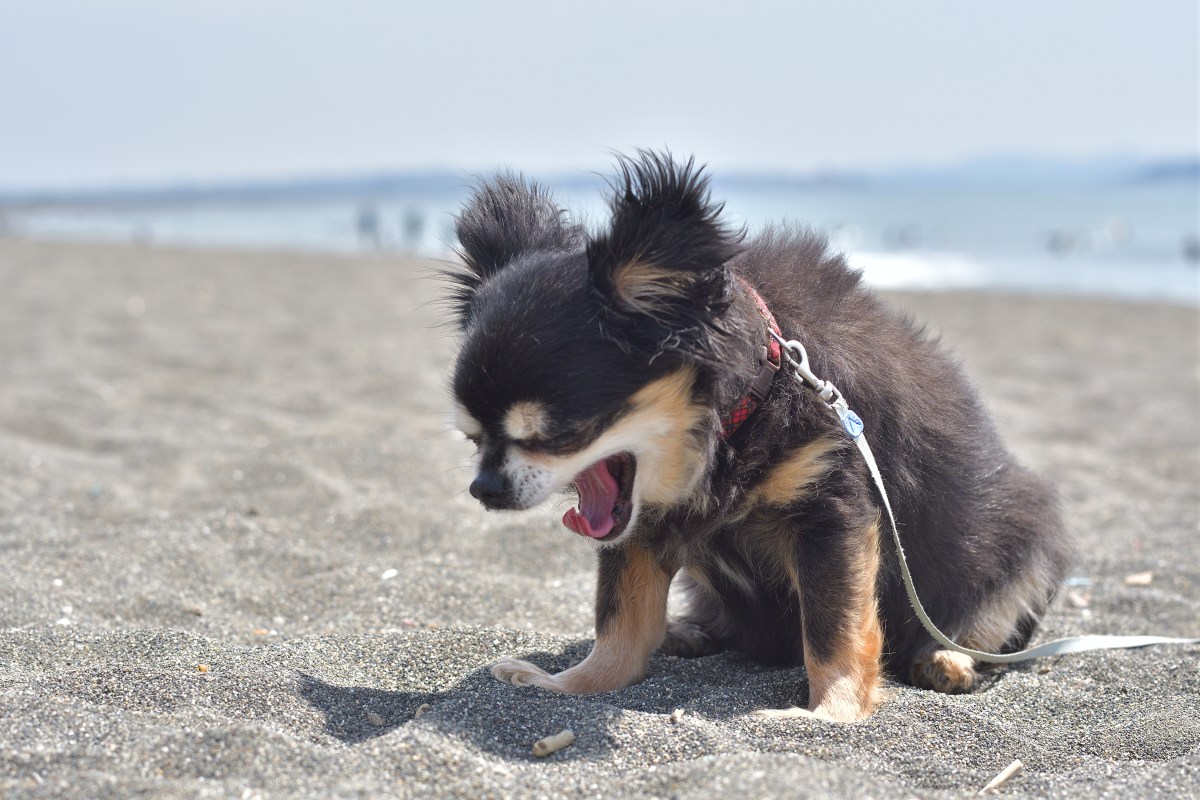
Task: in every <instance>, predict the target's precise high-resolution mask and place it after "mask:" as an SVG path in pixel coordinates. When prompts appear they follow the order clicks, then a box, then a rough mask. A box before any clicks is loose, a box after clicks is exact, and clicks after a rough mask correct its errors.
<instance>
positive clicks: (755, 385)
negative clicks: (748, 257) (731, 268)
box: [721, 278, 783, 439]
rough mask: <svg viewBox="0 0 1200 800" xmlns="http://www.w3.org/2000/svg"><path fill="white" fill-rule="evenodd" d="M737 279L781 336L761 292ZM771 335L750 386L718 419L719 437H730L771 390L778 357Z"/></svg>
mask: <svg viewBox="0 0 1200 800" xmlns="http://www.w3.org/2000/svg"><path fill="white" fill-rule="evenodd" d="M739 280H741V282H742V285H743V286H745V287H746V289H748V290H749V291H750V295H751V296H752V297H753V298H754V302H755V303H757V304H758V311H759V313H760V314H762V317H763V319H764V320H766V323H767V326H768V327H769V328H770V329H771V333H774V334H775V336H778V337H780V338H783V333H782V332H781V331H780V330H779V324H778V323H777V322H775V315H774V314H772V313H771V309H769V308H767V301H765V300H763V299H762V295H760V294H759V293H758V292H757V291H755V289H754V287H753V286H751V285H750V284H749V283H747V282H746V280H745V279H744V278H739ZM775 336H771V335H769V334H768V336H767V345H766V347H764V348H763V364H762V366H761V367H759V368H758V374H757V375H755V376H754V380H753V381H751V382H750V388H749V389H747V390H746V394H744V395H742V399H741V400H738V402H737V405H735V406H734V407H733V410H732V411H730V412H729V414H728V415H727V416H726V417H725V419H724V420H723V421H722V423H721V438H723V439H728V438H729V437H731V436H733V434H734V432H735V431H737V429H738V428H739V427H740V426H741V424H742V423H743V422H745V421H746V419H747V418H748V417H749V416H750V415H751V414H753V413H754V410H755V409H757V408H758V406H759V404H761V403H762V401H763V400H766V399H767V392H769V391H770V390H771V381H772V380H774V378H775V373H776V372H779V364H780V358H781V350H780V347H779V342H778V341H776V339H775Z"/></svg>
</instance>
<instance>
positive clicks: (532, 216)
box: [445, 173, 583, 326]
mask: <svg viewBox="0 0 1200 800" xmlns="http://www.w3.org/2000/svg"><path fill="white" fill-rule="evenodd" d="M454 232H455V234H456V235H457V237H458V244H459V248H458V255H459V258H460V259H461V260H462V266H461V267H456V268H452V269H450V270H447V271H446V272H445V275H446V277H447V278H448V279H449V280H450V282H451V284H452V287H453V288H452V291H451V297H450V301H451V303H452V305H453V307H454V310H455V311H456V312H457V315H458V320H459V324H460V325H462V326H465V325H466V323H467V321H468V320H469V317H470V307H471V301H472V299H473V298H474V297H475V292H476V290H478V288H479V287H480V286H481V285H483V283H484V282H485V281H487V279H488V278H490V277H491V276H492V275H495V274H496V273H497V272H499V271H500V270H502V269H504V267H505V266H507V265H508V264H509V263H510V262H512V260H513V259H514V258H516V257H517V256H519V255H521V254H522V253H526V252H533V251H538V250H558V251H565V250H572V249H576V248H579V247H580V246H581V245H582V243H583V232H582V230H581V229H580V228H579V227H578V226H576V225H574V224H572V223H571V221H570V220H569V219H568V218H567V213H566V211H564V210H563V209H561V208H559V207H558V206H557V205H556V204H555V203H554V201H553V199H552V198H551V197H550V193H549V192H548V191H547V190H546V189H545V188H543V187H541V186H539V185H538V184H537V183H535V182H532V181H528V182H527V181H526V180H525V179H524V178H522V177H521V176H520V175H514V174H512V173H500V174H497V175H496V176H495V177H493V178H492V179H491V180H488V181H483V182H480V183H479V184H478V185H476V186H475V189H474V191H473V192H472V194H471V199H470V200H469V201H468V202H467V204H466V205H465V206H464V207H463V210H462V212H460V213H459V215H458V217H457V218H456V219H455V221H454Z"/></svg>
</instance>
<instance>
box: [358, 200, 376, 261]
mask: <svg viewBox="0 0 1200 800" xmlns="http://www.w3.org/2000/svg"><path fill="white" fill-rule="evenodd" d="M355 225H356V227H357V229H358V246H359V247H361V248H362V249H363V250H378V249H379V248H380V245H381V242H380V239H379V212H378V211H376V210H375V207H374V206H370V205H364V206H360V207H359V209H358V218H357V220H356V221H355Z"/></svg>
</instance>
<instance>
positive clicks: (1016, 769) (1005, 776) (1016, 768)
mask: <svg viewBox="0 0 1200 800" xmlns="http://www.w3.org/2000/svg"><path fill="white" fill-rule="evenodd" d="M1023 769H1025V765H1024V764H1022V763H1021V761H1020V759H1017V760H1016V761H1014V762H1012V763H1011V764H1009V765H1008V766H1007V767H1005V768H1004V769H1002V770H1000V772H999V773H997V775H996V777H994V778H992V779H991V780H990V781H988V784H987V786H984V787H983V788H982V789H980V790H979V793H980V794H995V793H996V792H998V791H1000V789H1001V787H1003V786H1004V784H1006V783H1008V782H1009V781H1010V780H1012V779H1013V778H1015V777H1016V776H1017V775H1020V774H1021V770H1023Z"/></svg>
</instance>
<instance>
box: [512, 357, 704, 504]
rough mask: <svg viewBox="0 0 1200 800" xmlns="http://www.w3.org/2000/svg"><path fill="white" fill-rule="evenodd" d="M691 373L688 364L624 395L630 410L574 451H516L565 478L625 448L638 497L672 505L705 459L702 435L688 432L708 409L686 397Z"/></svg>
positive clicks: (693, 484) (692, 377)
mask: <svg viewBox="0 0 1200 800" xmlns="http://www.w3.org/2000/svg"><path fill="white" fill-rule="evenodd" d="M695 379H696V375H695V371H694V370H693V369H691V368H690V367H689V368H685V369H681V370H679V371H678V372H675V373H672V374H670V375H667V376H665V377H662V378H659V379H658V380H656V381H654V382H652V383H649V384H647V385H646V386H643V387H642V388H641V389H639V390H638V391H637V392H636V393H635V394H634V395H633V397H632V398H630V404H631V405H632V406H633V408H632V410H631V411H630V412H629V413H628V414H626V415H625V416H623V417H621V419H619V420H617V422H616V423H615V424H613V426H612V427H610V428H609V429H608V430H606V431H605V432H604V433H603V434H601V436H600V438H599V439H597V440H596V441H595V442H593V443H592V444H591V445H589V446H588V447H587V448H585V449H584V450H582V451H580V452H579V453H572V454H571V455H570V456H558V455H553V454H550V453H538V452H524V453H523V454H522V457H523V458H524V459H525V460H526V461H528V462H529V463H531V464H536V465H538V466H540V467H542V468H543V469H546V470H551V471H554V472H556V473H560V474H563V475H564V481H565V480H568V479H569V478H570V477H573V476H574V475H575V474H576V473H578V472H579V471H581V470H583V469H585V468H586V467H588V466H589V465H591V464H593V463H595V462H596V461H597V460H599V459H600V458H602V457H604V456H607V455H611V454H613V453H619V452H622V451H629V452H631V453H633V454H634V455H636V456H637V459H638V465H637V483H636V488H637V493H638V499H639V500H640V501H641V502H649V503H659V504H662V505H676V504H678V503H680V502H682V501H684V500H685V499H687V498H688V496H689V495H691V494H692V492H693V490H694V489H695V487H696V484H697V483H699V481H700V478H701V477H703V473H702V472H701V469H702V467H703V466H704V464H705V459H704V458H703V454H702V452H701V448H702V447H703V446H704V442H703V440H702V437H698V436H691V435H689V432H690V431H693V430H698V429H701V428H702V427H703V426H702V423H703V421H704V419H705V417H706V416H707V415H708V413H709V410H708V409H707V408H705V407H704V406H702V405H699V404H697V403H693V402H692V394H691V390H692V385H693V383H694V381H695ZM567 473H570V474H569V475H567Z"/></svg>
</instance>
